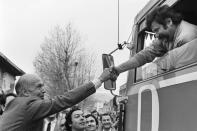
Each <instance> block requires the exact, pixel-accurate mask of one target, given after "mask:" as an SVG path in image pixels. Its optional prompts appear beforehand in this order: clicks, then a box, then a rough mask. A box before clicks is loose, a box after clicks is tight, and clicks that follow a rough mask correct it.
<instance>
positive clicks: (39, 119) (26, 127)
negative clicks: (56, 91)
mask: <svg viewBox="0 0 197 131" xmlns="http://www.w3.org/2000/svg"><path fill="white" fill-rule="evenodd" d="M111 77H112V75H111V73H110V71H109V69H105V70H104V71H103V73H102V74H101V75H100V77H99V78H98V79H95V80H93V81H92V82H88V83H86V84H84V85H82V86H81V87H78V88H75V89H73V90H71V91H70V92H67V93H65V94H64V95H61V96H56V97H55V98H54V99H48V100H45V99H43V98H44V93H45V91H44V89H43V86H44V84H43V81H42V80H41V78H40V77H39V76H37V75H33V74H25V75H23V76H21V77H20V78H19V80H18V82H17V83H16V85H15V89H16V93H17V95H18V96H17V97H16V98H13V99H12V100H10V101H9V103H7V104H6V105H5V110H4V112H3V115H2V117H1V118H0V131H42V130H43V119H44V118H46V117H48V116H50V115H52V114H55V113H58V112H60V111H62V110H65V109H66V108H68V107H71V106H73V105H75V104H77V103H79V102H80V101H82V100H83V99H85V98H86V97H88V96H90V95H91V94H93V93H95V91H96V89H97V88H98V87H100V86H101V84H102V83H103V82H104V81H106V80H108V79H110V78H111Z"/></svg>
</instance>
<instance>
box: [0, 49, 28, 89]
mask: <svg viewBox="0 0 197 131" xmlns="http://www.w3.org/2000/svg"><path fill="white" fill-rule="evenodd" d="M24 73H25V72H24V71H23V70H21V69H20V68H18V67H17V66H16V65H15V64H14V63H12V62H11V61H10V60H9V59H8V58H7V57H6V56H5V55H3V54H2V53H1V52H0V90H3V91H4V92H13V90H14V83H15V80H16V76H21V75H23V74H24Z"/></svg>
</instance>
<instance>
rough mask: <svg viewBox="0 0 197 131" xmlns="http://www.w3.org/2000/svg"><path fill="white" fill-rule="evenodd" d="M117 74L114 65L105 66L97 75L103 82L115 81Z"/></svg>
mask: <svg viewBox="0 0 197 131" xmlns="http://www.w3.org/2000/svg"><path fill="white" fill-rule="evenodd" d="M118 75H119V72H118V69H117V68H116V67H114V66H113V67H110V68H105V69H104V71H103V73H102V74H101V75H100V76H99V80H100V81H101V82H102V83H103V82H105V81H107V80H109V79H110V80H112V81H115V80H116V79H117V77H118Z"/></svg>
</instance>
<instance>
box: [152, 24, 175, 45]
mask: <svg viewBox="0 0 197 131" xmlns="http://www.w3.org/2000/svg"><path fill="white" fill-rule="evenodd" d="M151 29H152V31H153V32H154V33H156V37H157V38H159V39H167V40H169V41H172V40H173V38H174V34H175V30H176V28H175V25H174V24H172V21H170V20H169V21H166V26H164V25H162V24H159V23H158V22H156V21H153V22H152V24H151Z"/></svg>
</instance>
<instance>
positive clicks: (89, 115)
mask: <svg viewBox="0 0 197 131" xmlns="http://www.w3.org/2000/svg"><path fill="white" fill-rule="evenodd" d="M88 117H93V118H94V120H95V122H96V125H98V120H97V118H96V117H95V116H94V115H92V114H87V115H86V116H85V118H88Z"/></svg>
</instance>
